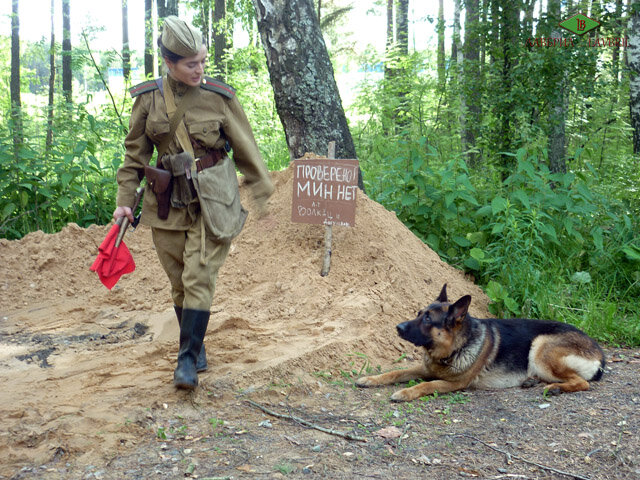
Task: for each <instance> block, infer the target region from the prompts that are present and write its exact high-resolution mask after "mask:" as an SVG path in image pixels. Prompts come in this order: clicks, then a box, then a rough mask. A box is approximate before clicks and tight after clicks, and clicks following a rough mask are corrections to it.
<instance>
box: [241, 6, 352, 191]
mask: <svg viewBox="0 0 640 480" xmlns="http://www.w3.org/2000/svg"><path fill="white" fill-rule="evenodd" d="M253 4H254V6H255V9H256V15H257V19H258V30H259V31H260V37H261V39H262V45H263V47H264V51H265V54H266V58H267V66H268V68H269V76H270V79H271V85H272V86H273V91H274V97H275V103H276V109H277V111H278V115H279V116H280V120H281V121H282V124H283V126H284V131H285V135H286V138H287V144H288V146H289V153H290V155H291V158H292V159H294V158H299V157H302V156H303V155H304V154H305V153H306V152H315V153H319V152H322V153H324V152H326V151H327V147H328V145H329V142H331V141H335V142H336V158H357V155H356V151H355V147H354V144H353V139H352V138H351V132H350V131H349V127H348V125H347V119H346V117H345V115H344V110H343V108H342V100H341V99H340V94H339V92H338V87H337V85H336V81H335V77H334V73H333V66H332V64H331V61H330V59H329V54H328V52H327V48H326V45H325V43H324V39H323V37H322V32H321V31H320V23H319V22H318V16H317V15H316V12H315V10H314V5H313V0H253ZM358 183H359V186H360V188H362V187H363V184H362V178H361V175H360V178H359V182H358Z"/></svg>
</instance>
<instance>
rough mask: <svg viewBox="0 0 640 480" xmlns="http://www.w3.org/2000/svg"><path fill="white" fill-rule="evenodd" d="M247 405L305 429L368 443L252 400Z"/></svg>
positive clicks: (354, 436)
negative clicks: (302, 426)
mask: <svg viewBox="0 0 640 480" xmlns="http://www.w3.org/2000/svg"><path fill="white" fill-rule="evenodd" d="M247 403H248V404H249V405H252V406H254V407H256V408H259V409H260V410H262V411H263V412H264V413H266V414H268V415H271V416H272V417H276V418H283V419H286V420H293V421H294V422H296V423H299V424H300V425H304V426H305V427H309V428H313V429H315V430H319V431H321V432H324V433H328V434H329V435H337V436H338V437H342V438H346V439H347V440H357V441H358V442H366V441H367V439H366V438H363V437H358V436H356V435H351V434H350V433H345V432H340V431H338V430H333V429H330V428H324V427H321V426H319V425H316V424H315V423H311V422H308V421H307V420H304V419H303V418H300V417H295V416H293V415H283V414H282V413H277V412H274V411H273V410H269V409H268V408H267V407H264V406H262V405H260V404H259V403H256V402H254V401H252V400H247Z"/></svg>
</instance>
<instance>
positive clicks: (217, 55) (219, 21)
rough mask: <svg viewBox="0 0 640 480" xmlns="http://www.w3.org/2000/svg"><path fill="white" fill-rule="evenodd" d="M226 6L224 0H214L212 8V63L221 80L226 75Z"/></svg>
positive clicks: (217, 76) (223, 79)
mask: <svg viewBox="0 0 640 480" xmlns="http://www.w3.org/2000/svg"><path fill="white" fill-rule="evenodd" d="M226 23H227V6H226V2H225V0H215V2H214V9H213V64H214V65H215V69H216V78H217V79H219V80H222V81H225V80H226V77H227V62H226V59H225V54H226V52H227V49H228V48H229V46H228V45H227V27H226Z"/></svg>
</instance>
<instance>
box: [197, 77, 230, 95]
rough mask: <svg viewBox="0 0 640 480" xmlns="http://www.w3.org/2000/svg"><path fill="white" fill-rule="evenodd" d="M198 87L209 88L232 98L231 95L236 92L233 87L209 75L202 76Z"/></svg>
mask: <svg viewBox="0 0 640 480" xmlns="http://www.w3.org/2000/svg"><path fill="white" fill-rule="evenodd" d="M200 88H204V89H205V90H209V91H210V92H216V93H219V94H220V95H223V96H225V97H227V98H233V96H234V95H235V94H236V91H235V89H234V88H233V87H231V86H229V85H227V84H226V83H224V82H221V81H220V80H216V79H215V78H211V77H203V78H202V84H201V85H200Z"/></svg>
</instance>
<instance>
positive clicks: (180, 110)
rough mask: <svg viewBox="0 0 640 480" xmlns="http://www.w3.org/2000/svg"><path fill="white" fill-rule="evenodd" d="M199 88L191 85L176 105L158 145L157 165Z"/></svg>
mask: <svg viewBox="0 0 640 480" xmlns="http://www.w3.org/2000/svg"><path fill="white" fill-rule="evenodd" d="M169 88H171V87H169ZM199 88H200V87H192V88H189V89H188V90H187V93H186V94H185V96H184V97H183V99H182V101H181V102H180V105H178V106H177V108H176V111H175V113H174V114H173V116H172V117H171V120H170V121H169V134H168V135H167V136H166V137H165V138H163V139H162V142H160V145H158V166H160V165H162V163H161V162H160V159H161V158H162V156H163V155H164V154H165V153H166V151H167V148H168V147H169V144H170V143H171V140H173V136H174V134H175V133H176V129H177V128H178V125H179V124H180V122H181V121H182V118H183V117H184V114H185V112H186V111H187V109H188V108H189V107H192V106H193V105H195V99H196V97H197V95H196V93H197V92H198V90H199Z"/></svg>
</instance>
